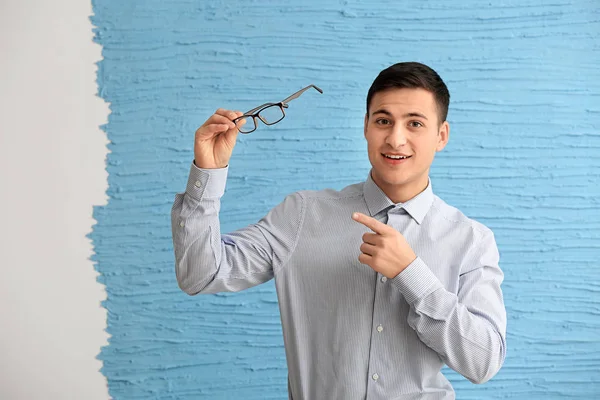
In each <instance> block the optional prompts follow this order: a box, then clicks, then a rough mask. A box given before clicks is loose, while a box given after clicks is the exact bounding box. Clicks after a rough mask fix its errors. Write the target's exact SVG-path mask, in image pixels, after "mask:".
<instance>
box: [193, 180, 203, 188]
mask: <svg viewBox="0 0 600 400" xmlns="http://www.w3.org/2000/svg"><path fill="white" fill-rule="evenodd" d="M194 186H196V187H197V188H199V187H200V186H202V183H200V181H196V182H195V183H194Z"/></svg>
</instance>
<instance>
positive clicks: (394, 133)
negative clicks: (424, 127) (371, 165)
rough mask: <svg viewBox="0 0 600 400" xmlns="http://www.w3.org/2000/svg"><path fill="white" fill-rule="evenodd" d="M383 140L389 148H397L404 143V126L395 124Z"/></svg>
mask: <svg viewBox="0 0 600 400" xmlns="http://www.w3.org/2000/svg"><path fill="white" fill-rule="evenodd" d="M385 142H386V143H387V144H389V145H390V147H391V148H393V149H397V148H399V147H401V146H403V145H405V144H406V132H405V131H404V127H402V126H395V127H394V128H393V129H392V130H391V131H390V133H389V135H387V137H386V138H385Z"/></svg>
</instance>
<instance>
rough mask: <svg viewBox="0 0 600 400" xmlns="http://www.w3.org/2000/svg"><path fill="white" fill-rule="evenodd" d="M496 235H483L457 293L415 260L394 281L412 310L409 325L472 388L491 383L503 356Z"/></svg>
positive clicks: (501, 276)
mask: <svg viewBox="0 0 600 400" xmlns="http://www.w3.org/2000/svg"><path fill="white" fill-rule="evenodd" d="M498 262H499V254H498V248H497V245H496V241H495V239H494V235H493V233H492V232H491V231H487V232H486V233H485V234H484V236H483V237H482V239H481V240H480V241H479V243H477V244H475V245H474V246H473V247H472V248H471V250H470V252H469V254H468V255H467V256H466V257H465V261H464V263H463V265H462V266H461V275H460V277H459V289H458V293H457V294H454V293H452V292H449V291H447V290H446V289H445V288H444V286H443V285H442V283H441V282H440V281H439V279H438V278H437V277H436V276H435V274H434V273H433V272H431V270H430V269H429V268H428V267H427V265H425V263H424V262H423V260H422V259H421V258H417V259H416V260H415V261H414V262H413V263H412V264H410V265H409V266H408V267H407V268H406V269H405V270H404V271H402V272H401V273H400V274H398V276H396V277H395V278H394V279H393V281H392V282H393V284H394V285H395V286H396V287H397V288H398V289H399V290H400V291H401V292H402V293H403V295H404V297H405V299H406V301H407V302H408V303H409V304H410V311H409V316H408V324H409V325H410V326H411V327H412V328H413V329H414V330H415V331H416V332H417V335H418V336H419V338H420V339H421V341H423V343H425V344H426V345H427V346H428V347H430V348H431V349H433V350H434V351H435V352H436V353H438V355H439V356H440V357H441V358H442V360H443V361H444V362H445V363H446V364H447V365H448V366H449V367H450V368H452V369H453V370H455V371H456V372H458V373H460V374H461V375H463V376H464V377H465V378H467V379H469V380H470V381H471V382H473V383H484V382H486V381H488V380H489V379H491V378H492V377H493V376H494V375H495V374H496V373H497V372H498V371H499V370H500V367H501V366H502V364H503V363H504V358H505V355H506V310H505V307H504V300H503V296H502V290H501V288H500V285H501V283H502V281H503V279H504V274H503V272H502V270H501V269H500V268H499V266H498Z"/></svg>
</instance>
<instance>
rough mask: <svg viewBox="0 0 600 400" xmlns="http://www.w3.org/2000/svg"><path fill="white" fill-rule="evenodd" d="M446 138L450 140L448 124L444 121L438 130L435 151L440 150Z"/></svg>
mask: <svg viewBox="0 0 600 400" xmlns="http://www.w3.org/2000/svg"><path fill="white" fill-rule="evenodd" d="M448 140H450V124H448V121H444V123H443V124H442V125H441V126H440V128H439V130H438V143H437V146H436V147H435V151H442V150H443V149H444V147H446V145H447V144H448Z"/></svg>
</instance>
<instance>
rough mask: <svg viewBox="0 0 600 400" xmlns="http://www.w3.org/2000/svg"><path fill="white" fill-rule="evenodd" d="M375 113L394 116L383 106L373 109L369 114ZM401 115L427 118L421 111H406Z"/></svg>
mask: <svg viewBox="0 0 600 400" xmlns="http://www.w3.org/2000/svg"><path fill="white" fill-rule="evenodd" d="M375 114H384V115H387V116H389V117H393V116H394V115H393V114H392V113H391V112H389V111H388V110H386V109H385V108H381V109H379V110H376V111H373V114H371V115H375ZM402 117H403V118H415V117H416V118H423V119H424V120H427V121H428V119H427V117H426V116H425V115H423V114H421V113H418V112H410V113H406V114H404V115H403V116H402Z"/></svg>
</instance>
